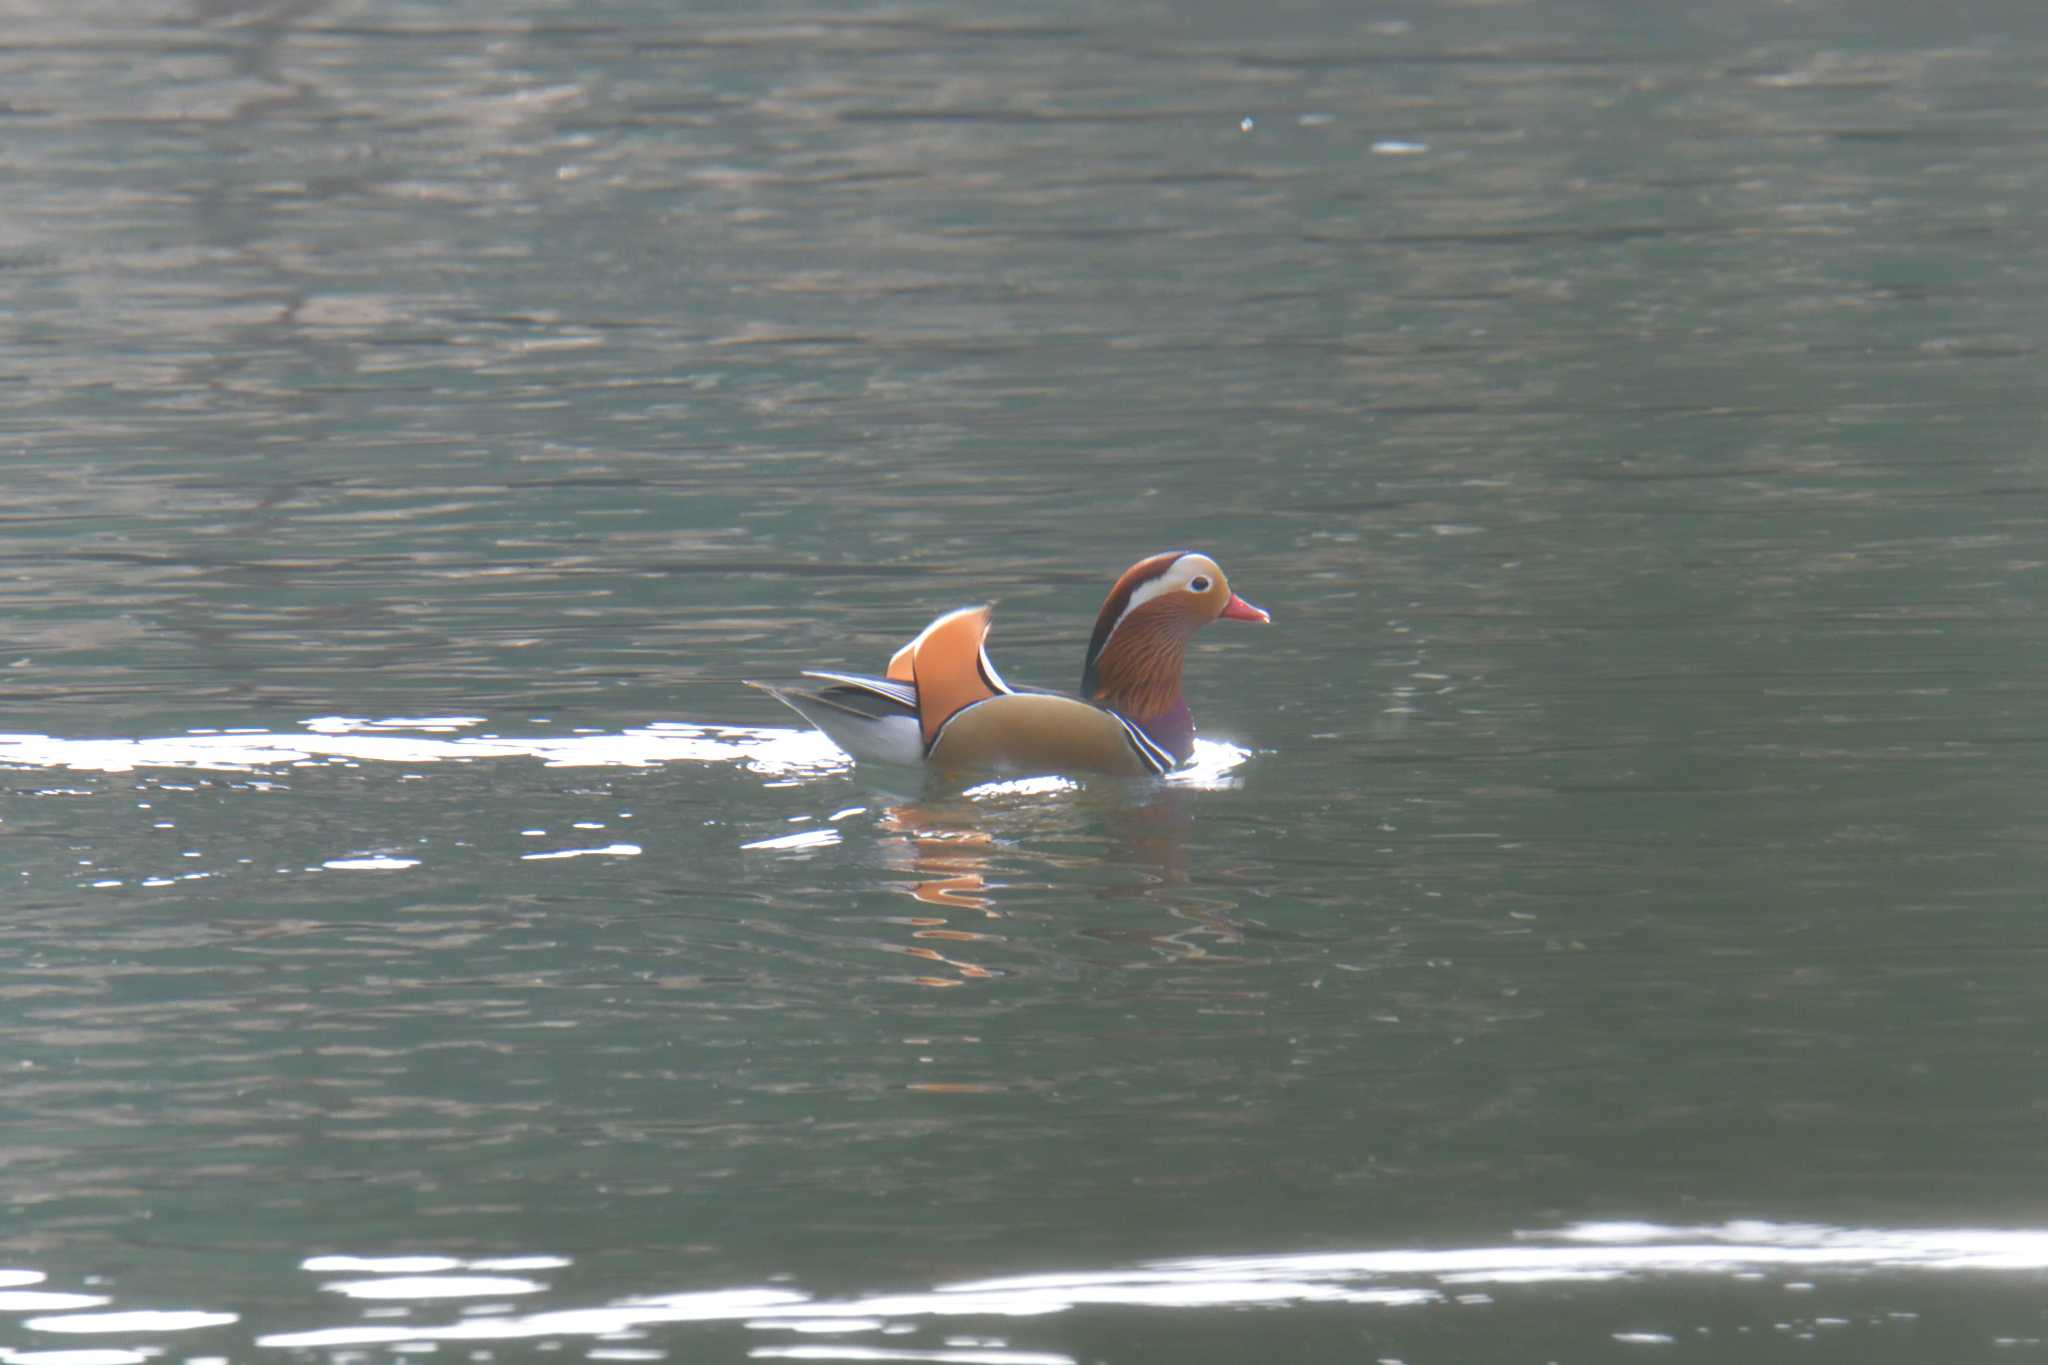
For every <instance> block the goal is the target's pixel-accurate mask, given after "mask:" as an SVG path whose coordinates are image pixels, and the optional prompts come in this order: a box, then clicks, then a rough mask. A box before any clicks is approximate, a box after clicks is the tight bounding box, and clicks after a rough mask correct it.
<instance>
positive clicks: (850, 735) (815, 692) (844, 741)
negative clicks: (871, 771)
mask: <svg viewBox="0 0 2048 1365" xmlns="http://www.w3.org/2000/svg"><path fill="white" fill-rule="evenodd" d="M804 676H805V677H807V678H816V679H817V680H818V681H819V682H821V683H823V684H825V685H824V686H822V687H791V686H787V685H783V684H777V683H761V682H755V683H749V684H748V686H750V687H758V688H760V689H761V690H762V691H763V692H766V693H767V694H768V695H769V696H771V697H773V698H775V699H776V700H777V701H779V702H781V703H782V704H783V705H784V706H787V707H788V708H789V709H790V710H792V711H794V712H796V713H797V714H798V715H800V716H802V717H803V718H804V719H805V720H807V721H809V722H810V723H811V724H813V725H815V726H817V727H818V728H819V729H820V730H822V731H824V732H825V737H826V738H827V739H830V740H831V741H832V742H833V743H834V744H837V745H838V746H839V747H840V748H842V749H844V750H845V751H846V752H847V753H849V754H852V755H853V756H854V757H855V758H862V759H875V760H879V761H880V762H884V763H906V764H916V763H921V762H923V761H924V732H923V731H922V729H920V727H919V726H918V723H917V688H916V686H915V685H913V684H910V683H900V682H895V681H892V680H890V679H888V678H871V677H868V676H867V675H866V674H862V673H824V672H806V673H805V674H804Z"/></svg>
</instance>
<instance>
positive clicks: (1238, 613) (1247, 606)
mask: <svg viewBox="0 0 2048 1365" xmlns="http://www.w3.org/2000/svg"><path fill="white" fill-rule="evenodd" d="M1223 619H1224V620H1226V621H1258V622H1260V623H1262V624H1264V623H1269V622H1271V621H1272V619H1273V618H1272V617H1271V616H1268V615H1267V614H1266V609H1265V608H1264V607H1255V606H1253V605H1252V604H1251V603H1249V602H1247V601H1245V600H1244V599H1243V598H1242V597H1239V596H1238V595H1237V594H1236V593H1232V594H1230V600H1229V601H1228V602H1226V603H1224V606H1223Z"/></svg>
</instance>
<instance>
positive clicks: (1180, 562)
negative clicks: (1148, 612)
mask: <svg viewBox="0 0 2048 1365" xmlns="http://www.w3.org/2000/svg"><path fill="white" fill-rule="evenodd" d="M1220 572H1221V570H1220V569H1218V568H1217V567H1216V562H1215V561H1214V560H1212V559H1210V558H1209V557H1208V556H1207V555H1199V554H1186V555H1182V556H1181V557H1180V558H1179V559H1176V560H1175V561H1173V563H1171V564H1169V565H1167V566H1166V570H1165V572H1163V573H1161V574H1160V575H1159V576H1158V577H1156V578H1152V579H1149V580H1147V581H1146V582H1143V583H1140V584H1139V585H1138V587H1137V589H1136V590H1135V591H1133V592H1132V593H1131V600H1130V601H1128V602H1126V603H1124V609H1123V610H1122V611H1121V612H1119V613H1117V618H1116V625H1115V626H1111V627H1110V634H1111V635H1114V634H1115V633H1116V626H1120V625H1122V624H1123V623H1124V618H1125V617H1127V616H1129V615H1130V614H1131V613H1132V612H1134V611H1136V610H1137V609H1138V608H1139V607H1142V606H1144V605H1145V604H1146V603H1147V602H1150V601H1151V600H1152V599H1153V598H1155V597H1158V596H1160V595H1161V594H1163V593H1169V592H1182V591H1188V590H1192V591H1194V592H1207V591H1209V588H1210V586H1211V585H1212V584H1213V583H1214V581H1215V580H1214V578H1213V577H1212V575H1214V574H1217V573H1220ZM1191 575H1192V580H1191V577H1190V576H1191ZM1198 585H1199V586H1198Z"/></svg>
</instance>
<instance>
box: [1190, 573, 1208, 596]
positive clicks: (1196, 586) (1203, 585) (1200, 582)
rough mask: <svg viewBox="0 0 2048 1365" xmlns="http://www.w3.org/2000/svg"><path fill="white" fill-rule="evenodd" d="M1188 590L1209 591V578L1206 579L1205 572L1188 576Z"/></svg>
mask: <svg viewBox="0 0 2048 1365" xmlns="http://www.w3.org/2000/svg"><path fill="white" fill-rule="evenodd" d="M1188 591H1189V592H1207V591H1209V579H1208V576H1207V575H1206V574H1196V575H1195V576H1194V577H1193V578H1190V579H1189V580H1188Z"/></svg>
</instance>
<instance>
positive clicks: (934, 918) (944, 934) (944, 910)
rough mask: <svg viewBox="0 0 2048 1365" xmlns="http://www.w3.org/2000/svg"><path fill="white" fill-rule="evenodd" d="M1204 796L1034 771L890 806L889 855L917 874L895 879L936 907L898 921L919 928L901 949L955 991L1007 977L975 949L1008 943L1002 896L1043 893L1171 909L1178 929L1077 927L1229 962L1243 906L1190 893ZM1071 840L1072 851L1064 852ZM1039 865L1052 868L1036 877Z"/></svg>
mask: <svg viewBox="0 0 2048 1365" xmlns="http://www.w3.org/2000/svg"><path fill="white" fill-rule="evenodd" d="M1194 799H1195V797H1194V793H1193V792H1191V791H1189V790H1187V789H1186V788H1185V787H1184V786H1182V785H1178V784H1152V783H1148V784H1143V785H1142V786H1140V785H1139V784H1134V783H1126V782H1116V783H1113V784H1100V785H1096V786H1092V787H1090V786H1083V785H1081V784H1079V783H1075V782H1072V781H1068V780H1066V779H1063V778H1035V779H1029V780H1026V781H1019V782H1003V783H991V784H987V785H984V786H980V787H971V788H968V789H966V790H965V791H958V792H950V793H937V794H931V795H927V796H926V797H923V798H920V799H916V800H902V801H897V802H895V803H893V804H891V805H889V806H887V807H886V808H885V809H884V810H883V812H882V814H881V816H880V818H879V819H878V821H877V827H878V829H879V830H880V831H881V832H882V838H881V840H880V846H881V852H882V857H883V859H884V861H885V863H886V864H887V865H888V866H889V867H890V868H892V869H894V870H900V871H901V872H903V873H905V874H907V879H906V880H903V881H900V882H897V883H894V885H895V886H896V887H897V889H899V890H900V891H901V892H902V894H904V895H905V896H908V897H909V898H910V899H911V900H913V901H915V902H917V904H918V906H919V907H920V909H921V910H923V911H926V912H927V913H920V914H916V915H911V916H907V917H905V918H904V919H903V920H902V921H900V922H901V923H903V924H905V925H907V926H908V927H909V928H910V931H911V933H910V937H911V939H912V942H911V943H910V944H907V945H903V946H901V947H900V948H899V949H898V951H901V952H903V953H905V954H906V955H908V956H912V957H916V958H921V959H923V960H924V961H926V962H928V963H930V964H932V966H933V968H934V969H939V968H943V972H940V971H938V970H934V971H933V972H931V973H927V974H923V975H919V976H917V977H915V978H914V980H915V981H916V983H917V984H919V985H923V986H931V987H937V988H949V987H955V986H960V985H962V984H965V983H966V982H968V981H972V980H985V979H988V978H991V977H996V976H1001V975H1003V972H1002V971H1001V970H1000V969H997V968H991V967H989V966H987V965H986V964H984V963H981V962H977V961H974V960H972V959H973V957H974V956H975V953H974V947H973V945H976V944H989V943H1003V942H1008V941H1010V938H1011V936H1009V935H1005V934H1001V933H997V932H994V931H993V930H992V929H991V928H990V927H989V926H988V921H991V920H1000V919H1005V918H1009V917H1010V916H1011V914H1012V911H1011V910H1006V909H1005V908H1004V902H1005V901H1006V900H1007V901H1010V902H1011V903H1012V904H1015V903H1017V901H1019V900H1020V899H1022V898H1024V897H1027V896H1030V894H1031V893H1033V892H1065V893H1068V894H1074V893H1078V894H1079V895H1080V896H1084V897H1086V898H1087V899H1089V900H1090V901H1093V902H1095V903H1101V902H1109V901H1119V902H1120V901H1138V902H1145V903H1148V904H1152V905H1155V906H1163V908H1164V909H1165V910H1166V912H1167V913H1168V914H1169V915H1172V916H1175V917H1177V918H1179V919H1180V920H1182V921H1185V923H1184V924H1182V925H1181V926H1179V927H1174V928H1170V929H1169V928H1167V927H1164V926H1159V925H1135V924H1121V923H1095V924H1088V925H1080V926H1076V927H1075V929H1076V932H1078V933H1080V934H1081V935H1083V936H1085V937H1088V938H1091V939H1094V940H1096V941H1098V942H1102V943H1117V944H1140V945H1144V946H1147V947H1149V948H1151V949H1153V950H1154V951H1155V952H1156V953H1158V954H1159V955H1160V956H1161V957H1162V958H1164V959H1167V960H1170V961H1173V962H1178V963H1187V962H1192V961H1210V962H1218V961H1227V960H1231V959H1228V958H1226V957H1223V956H1221V955H1219V954H1218V952H1217V948H1218V946H1219V945H1223V944H1234V943H1238V942H1241V941H1242V938H1243V926H1242V924H1241V923H1240V922H1239V921H1238V920H1237V919H1236V918H1235V916H1234V914H1233V912H1234V910H1235V908H1236V902H1235V901H1234V900H1231V899H1228V898H1225V897H1218V896H1201V897H1195V896H1191V895H1189V894H1187V892H1186V890H1185V888H1187V887H1188V885H1189V881H1190V873H1189V853H1188V849H1189V832H1190V831H1191V830H1192V828H1193V826H1194V811H1193V807H1192V802H1193V800H1194ZM1061 845H1067V846H1070V847H1072V848H1073V849H1074V851H1072V852H1066V851H1061V848H1060V846H1061ZM1034 870H1040V871H1042V873H1043V875H1042V876H1033V875H1032V872H1033V871H1034ZM1005 893H1013V894H1010V895H1006V894H1005ZM929 912H938V913H929Z"/></svg>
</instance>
